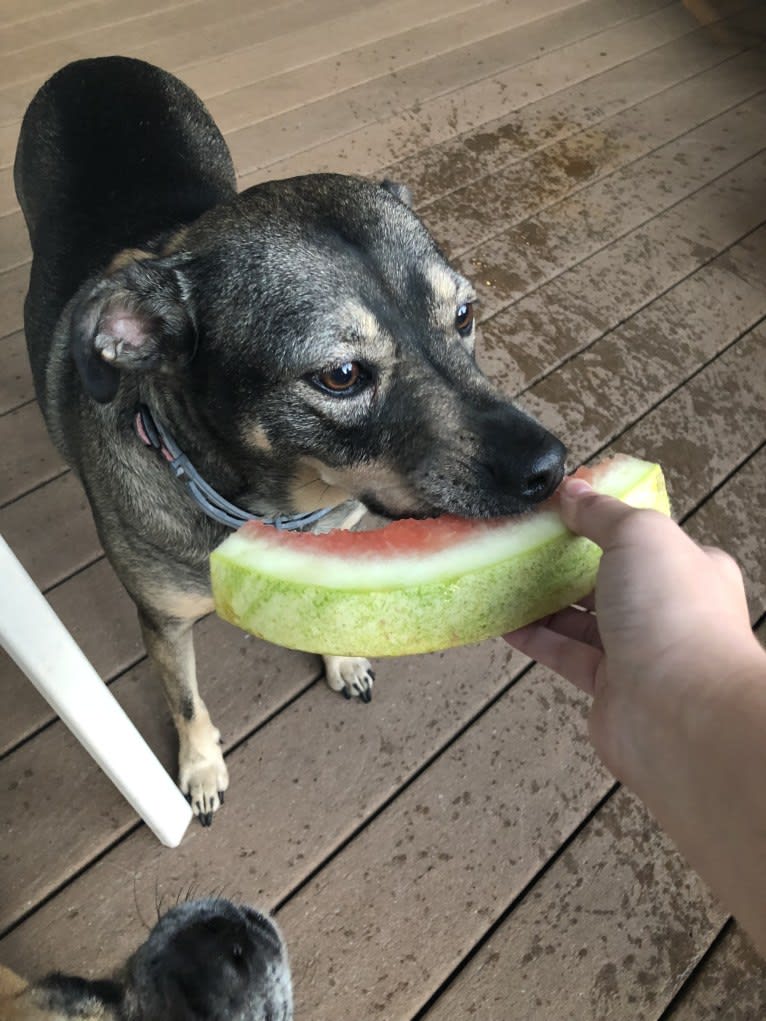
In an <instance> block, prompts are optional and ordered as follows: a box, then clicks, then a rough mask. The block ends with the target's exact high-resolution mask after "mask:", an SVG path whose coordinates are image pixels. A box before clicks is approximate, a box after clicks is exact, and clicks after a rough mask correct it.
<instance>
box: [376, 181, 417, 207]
mask: <svg viewBox="0 0 766 1021" xmlns="http://www.w3.org/2000/svg"><path fill="white" fill-rule="evenodd" d="M380 186H381V188H385V189H386V191H390V192H391V194H392V195H393V196H394V198H397V199H399V201H400V202H403V203H404V204H405V206H409V208H410V209H412V192H411V191H410V189H409V188H408V187H407V185H406V184H397V182H396V181H389V180H388V178H386V179H385V180H383V181H381V182H380Z"/></svg>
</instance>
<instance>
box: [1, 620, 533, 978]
mask: <svg viewBox="0 0 766 1021" xmlns="http://www.w3.org/2000/svg"><path fill="white" fill-rule="evenodd" d="M199 630H200V631H201V632H202V634H201V636H200V640H198V643H197V648H198V655H199V661H200V676H201V679H202V688H203V693H204V695H205V699H206V701H207V704H208V706H209V707H210V712H211V714H212V716H213V719H215V720H216V722H217V723H218V724H219V726H220V727H221V730H222V732H223V733H224V736H225V740H226V742H227V744H231V743H232V742H233V741H236V740H239V739H240V738H241V737H243V736H244V735H245V734H247V733H248V732H250V731H252V730H253V729H254V727H256V726H257V724H258V723H259V722H261V721H262V720H263V719H264V718H265V717H266V716H268V715H269V714H270V713H271V712H274V711H275V710H276V709H277V708H278V707H279V705H280V704H283V703H284V702H285V701H287V699H288V698H289V697H290V696H291V695H294V694H295V693H296V691H298V690H300V688H301V687H302V686H304V685H305V684H306V683H307V681H308V680H309V679H310V677H311V676H312V674H313V676H316V673H317V672H318V660H317V659H315V658H314V657H309V656H303V655H301V654H298V653H290V652H287V651H285V650H277V649H275V648H274V647H272V646H268V645H266V644H265V643H261V642H257V641H255V640H254V639H251V638H248V637H247V636H245V635H243V634H240V633H238V632H234V631H233V630H232V629H230V628H228V627H227V626H226V625H224V624H223V623H222V622H221V621H218V620H216V619H213V618H209V619H208V620H207V621H205V622H204V623H203V625H202V626H201V627H200V629H199ZM245 657H247V666H245V663H246V660H245ZM253 660H255V662H253ZM521 662H524V659H523V657H520V656H518V655H516V654H511V653H510V651H509V650H508V649H507V647H505V646H504V645H503V644H502V643H497V644H493V643H488V644H486V645H484V646H482V647H480V648H476V649H472V650H470V652H467V653H465V654H464V655H462V656H461V655H458V656H457V657H448V656H445V655H443V654H436V655H434V656H430V657H418V658H411V659H409V660H403V661H391V662H388V663H386V665H385V667H384V668H382V669H379V671H378V681H379V684H378V688H377V689H376V696H375V699H374V700H373V702H372V705H371V706H364V705H361V704H358V705H357V704H356V703H352V704H348V703H346V702H344V701H343V700H342V699H339V698H337V696H335V697H334V696H332V695H331V694H330V693H329V692H328V691H327V689H326V687H325V685H324V683H323V682H319V683H318V684H317V685H315V686H314V687H313V688H312V689H311V690H310V691H308V692H307V693H306V694H305V695H304V696H302V697H301V698H300V699H298V700H297V701H296V702H295V703H294V704H292V705H290V706H289V707H288V708H287V709H286V710H285V711H283V712H282V713H280V714H279V715H278V716H276V717H275V718H274V719H273V720H271V721H270V722H269V724H268V725H267V726H266V727H264V728H263V729H262V730H261V731H259V732H258V733H256V734H254V735H253V737H252V738H251V740H249V741H248V742H247V744H246V745H245V746H244V747H243V748H241V749H239V750H237V752H236V753H235V754H234V755H233V756H232V757H231V760H230V763H229V765H230V769H231V772H232V787H231V789H230V792H229V795H228V796H227V798H226V807H225V810H224V811H223V812H221V813H220V814H219V816H218V817H217V818H216V821H215V825H214V826H213V828H212V830H210V831H205V830H203V829H202V828H201V827H198V826H194V827H193V828H192V830H190V831H189V833H188V834H187V836H186V837H185V838H184V842H183V845H182V846H181V848H179V849H178V850H176V851H174V852H171V853H168V851H167V849H165V848H162V847H160V846H159V845H158V844H157V843H156V841H155V840H154V839H153V838H151V837H149V839H148V840H147V834H146V833H145V832H144V831H143V829H142V830H140V831H138V832H137V833H136V834H135V835H133V836H131V837H130V839H129V840H128V841H127V843H126V845H123V847H120V848H117V849H116V851H115V852H114V853H113V854H116V857H114V856H113V854H110V855H109V857H108V859H107V861H108V862H109V866H108V871H110V872H111V871H112V870H113V869H114V868H115V867H116V868H117V869H118V870H119V869H120V868H121V866H120V865H117V864H116V863H117V862H118V861H120V860H122V861H125V862H128V861H131V862H132V863H133V864H131V866H130V869H131V872H133V871H134V863H135V861H137V860H141V861H142V865H141V867H140V869H139V870H138V874H137V880H138V883H137V894H138V896H139V899H140V901H142V902H144V903H148V902H147V901H146V900H145V898H147V897H148V898H149V900H153V897H154V887H155V873H156V879H157V882H158V884H159V887H158V888H159V890H160V892H165V893H166V894H169V895H170V896H173V897H174V896H175V894H176V892H177V890H178V881H179V878H180V877H185V879H184V886H187V885H188V884H189V882H190V881H192V880H195V879H196V878H197V877H201V878H202V880H203V882H204V884H205V885H206V888H207V889H212V888H213V887H214V886H216V885H218V886H221V885H222V884H225V885H226V888H227V890H228V891H229V892H230V893H231V894H232V895H235V896H236V895H244V896H249V897H250V899H253V898H255V896H256V893H257V897H258V899H259V900H260V901H261V902H264V901H272V902H273V900H274V899H275V898H276V897H278V896H280V895H281V894H283V893H285V892H286V891H287V889H289V887H290V885H292V884H294V883H295V882H298V881H300V879H301V877H303V876H304V875H305V874H306V872H307V871H310V869H311V868H313V867H314V866H316V865H318V864H319V863H320V862H321V861H322V859H323V857H324V856H325V855H326V854H327V853H328V850H330V849H331V848H332V847H333V846H335V845H336V844H337V843H338V841H341V840H343V839H344V838H345V837H347V836H348V835H349V834H350V833H351V832H353V830H354V829H355V828H356V826H357V825H358V823H359V822H360V821H361V820H363V819H364V818H365V816H366V815H367V813H368V812H369V811H371V810H372V809H373V808H374V807H375V806H376V805H380V804H382V803H384V802H385V800H386V799H387V798H388V797H390V795H391V794H393V793H394V792H395V790H396V789H397V787H398V786H399V785H400V784H401V783H402V782H403V780H404V778H406V777H407V776H410V775H412V773H413V772H414V771H416V770H417V769H418V768H420V767H421V766H422V764H423V762H424V761H427V760H428V758H429V757H430V756H431V755H433V754H435V753H437V752H438V750H439V749H440V748H441V747H442V745H443V743H444V741H445V740H446V739H448V737H449V736H450V735H451V734H452V733H453V732H454V731H455V730H456V729H458V728H459V727H460V726H462V725H464V724H465V723H467V722H468V721H469V720H470V719H471V718H472V716H473V715H474V714H475V713H476V712H477V711H479V710H480V709H481V708H482V706H483V705H484V704H485V703H486V700H487V699H488V698H490V697H492V695H493V694H494V693H496V692H497V691H498V690H499V689H501V688H502V687H503V685H504V684H505V683H506V682H507V677H508V674H509V671H512V670H514V669H517V668H518V664H519V663H521ZM243 668H245V669H244V671H243ZM251 671H252V672H253V674H254V676H251ZM145 675H146V669H145V668H144V667H143V666H141V667H138V668H136V669H134V670H131V671H130V672H129V673H128V674H126V675H125V676H124V677H122V678H120V679H119V681H117V682H116V683H115V684H114V685H113V686H112V690H113V691H115V693H116V694H117V696H118V697H119V698H120V700H121V701H123V702H124V703H125V705H126V707H127V709H128V711H129V712H130V715H131V718H132V719H134V720H135V721H136V723H137V725H138V726H139V727H140V729H141V730H142V732H143V733H144V734H145V736H146V737H147V740H149V742H150V744H151V745H152V747H154V748H155V749H156V750H157V751H158V753H159V754H160V755H161V757H162V759H163V761H164V762H166V763H168V764H169V763H170V761H171V757H172V754H173V752H172V749H173V739H172V735H171V733H170V729H169V724H168V723H167V722H166V717H167V713H166V711H165V710H164V708H163V707H162V696H161V694H160V692H159V686H158V685H153V684H149V685H148V686H147V685H146V684H145ZM416 685H417V690H418V691H420V692H423V695H422V697H418V698H414V699H413V698H412V691H413V688H414V687H415V686H416ZM54 763H55V764H56V771H57V775H62V776H66V777H67V801H66V804H57V803H56V800H55V787H54V786H53V785H52V784H51V781H50V776H49V775H48V771H49V770H50V768H51V767H52V765H53V764H54ZM29 769H31V770H33V775H32V776H28V775H27V771H28V770H29ZM0 778H1V779H0V789H2V790H3V791H4V792H5V791H6V790H7V788H8V786H9V782H12V781H13V780H14V779H16V780H19V781H20V782H19V784H18V787H16V788H14V789H13V790H11V791H9V792H8V794H7V795H6V798H7V802H6V803H4V807H5V812H4V821H5V823H6V826H7V827H9V828H10V829H9V831H8V832H7V838H6V840H5V842H4V849H7V851H8V853H4V855H3V856H2V857H1V858H0V881H1V882H2V889H3V891H4V896H3V901H2V904H0V929H2V927H4V926H5V925H6V924H7V923H8V922H10V921H11V920H13V919H14V918H15V917H18V915H19V914H20V913H21V912H23V911H24V910H25V909H26V908H28V907H29V906H31V905H33V904H34V903H35V902H36V901H37V900H38V899H39V898H40V897H41V896H43V895H44V894H45V892H46V891H48V890H51V889H54V888H55V887H56V886H57V885H58V884H59V883H61V882H62V881H64V880H65V879H67V878H68V877H70V876H71V874H72V871H73V868H75V867H76V866H77V864H78V863H79V864H84V863H85V862H86V861H88V860H89V859H90V858H91V857H92V856H93V854H94V852H95V851H96V850H97V849H98V848H99V847H105V846H108V844H109V843H110V842H111V841H112V840H114V838H115V837H116V836H117V835H118V834H119V833H124V832H125V830H126V829H127V828H128V827H129V826H130V825H131V824H132V823H133V820H134V818H135V817H134V816H133V814H132V812H131V811H130V809H129V808H128V806H127V805H125V804H124V803H123V802H122V800H121V799H120V797H119V795H118V794H117V793H116V791H114V790H113V789H112V788H111V787H110V786H109V784H104V783H100V782H98V771H97V770H96V769H95V768H94V767H93V765H92V763H90V761H89V760H88V759H87V756H85V754H84V753H83V752H82V750H81V749H78V748H77V747H76V746H75V745H74V743H73V742H72V741H71V739H70V738H69V737H68V735H67V734H66V733H65V732H64V730H63V728H62V727H61V726H60V725H59V724H54V726H52V727H50V728H49V729H48V730H46V731H45V732H44V733H43V734H41V735H39V736H38V737H36V738H34V739H33V740H32V741H30V742H29V743H28V744H27V745H25V746H23V747H22V748H20V749H19V750H18V751H16V752H14V753H13V755H11V756H10V757H9V758H8V759H6V760H4V761H3V762H0ZM43 801H45V804H44V805H43V804H41V802H43ZM320 806H321V807H320ZM318 807H320V810H319V811H317V808H318ZM59 816H60V817H61V819H60V822H61V827H59V826H58V822H57V820H58V818H59ZM267 820H268V822H267V823H266V821H267ZM54 823H55V825H52V824H54ZM264 824H265V825H264ZM54 841H55V847H54V846H53V842H54ZM137 847H141V848H142V850H141V852H140V858H139V859H136V858H135V854H136V848H137ZM224 849H226V850H224ZM230 866H231V868H230ZM219 870H220V871H219ZM112 874H114V873H113V872H112ZM91 875H93V876H94V877H95V873H93V870H89V871H88V873H86V876H84V877H83V878H84V879H86V880H87V881H88V882H90V879H89V878H88V877H90V876H91ZM101 875H102V877H103V873H102V874H101ZM161 876H162V878H161ZM121 885H122V886H123V887H124V889H123V891H122V892H124V893H125V895H126V896H128V897H129V898H130V903H132V898H133V890H132V889H128V885H127V884H121ZM116 893H118V891H117V890H116V889H115V887H114V885H113V884H112V883H111V882H109V883H107V886H106V887H104V886H102V887H101V892H100V894H99V895H98V897H97V899H102V897H103V895H106V897H104V898H103V899H104V903H103V907H104V908H107V904H106V901H107V900H111V898H112V897H113V896H114V895H115V894H116ZM107 910H108V911H109V912H110V913H111V914H112V915H115V912H114V902H112V908H107ZM60 911H61V905H60V904H59V905H58V906H57V908H56V914H59V912H60ZM98 912H99V908H98V907H97V906H96V905H95V904H94V913H93V914H91V912H90V910H89V912H88V916H89V917H88V923H87V926H86V927H87V929H88V930H90V933H91V935H92V934H93V929H92V924H93V922H94V921H96V922H97V918H98ZM115 917H116V915H115ZM83 920H84V919H83ZM135 920H136V919H135V911H134V910H130V911H128V912H126V914H125V918H124V919H122V920H120V921H119V922H118V924H117V926H116V927H115V929H112V927H111V923H110V931H113V933H114V938H115V946H114V953H115V954H116V955H119V954H121V953H122V951H123V950H124V948H125V945H126V943H125V940H128V941H132V940H133V939H134V938H135V930H134V929H133V928H132V923H133V922H134V921H135ZM23 928H25V927H22V929H23ZM19 932H21V930H19ZM82 936H83V937H84V938H87V934H86V933H85V932H83V933H82ZM15 938H16V939H18V938H19V937H15ZM79 938H80V934H79V933H78V935H77V936H76V937H75V942H77V941H78V940H79ZM11 939H14V937H11ZM6 944H7V941H3V943H2V944H0V946H2V956H3V961H4V962H6V961H8V960H9V955H8V953H6V951H7V950H8V949H9V948H8V946H7V945H6ZM84 946H85V945H84V944H83V948H84ZM104 951H105V953H103V954H102V953H101V952H99V955H98V957H97V958H94V959H93V960H92V962H91V965H92V966H94V967H96V968H99V969H101V968H109V967H110V966H111V963H112V960H116V959H117V958H116V957H115V958H111V957H110V955H111V952H112V951H111V950H107V949H106V948H104ZM49 952H50V946H48V947H45V948H44V949H43V950H42V954H41V956H40V957H38V958H37V959H35V960H32V959H29V960H28V961H27V967H26V972H27V973H29V972H30V970H37V969H38V968H40V967H47V966H48V965H49V964H50V963H51V961H52V958H51V959H49V961H48V963H47V964H43V962H45V958H46V956H47V955H48V954H49ZM83 961H84V959H83ZM79 966H80V965H79V964H78V967H79Z"/></svg>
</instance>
